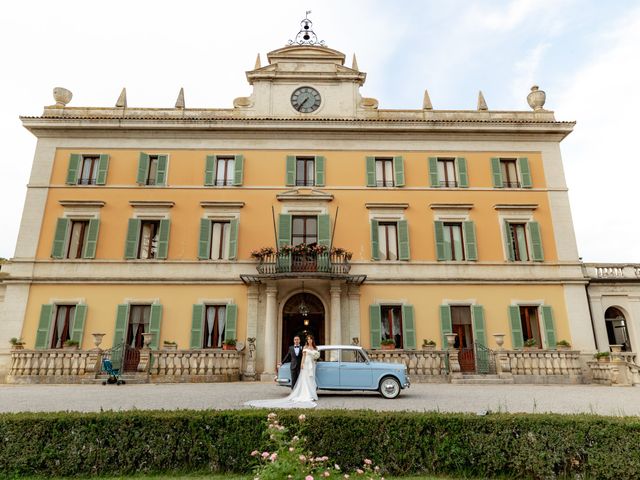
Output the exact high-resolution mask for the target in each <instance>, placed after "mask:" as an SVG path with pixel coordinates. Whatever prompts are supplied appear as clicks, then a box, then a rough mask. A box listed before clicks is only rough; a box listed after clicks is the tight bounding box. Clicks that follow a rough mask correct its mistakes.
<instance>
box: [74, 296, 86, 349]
mask: <svg viewBox="0 0 640 480" xmlns="http://www.w3.org/2000/svg"><path fill="white" fill-rule="evenodd" d="M86 319H87V306H86V305H84V304H78V305H76V313H75V315H74V316H73V329H72V330H71V340H74V341H76V342H78V344H79V345H80V348H82V336H83V334H84V323H85V320H86Z"/></svg>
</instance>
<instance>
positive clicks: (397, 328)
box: [380, 305, 403, 348]
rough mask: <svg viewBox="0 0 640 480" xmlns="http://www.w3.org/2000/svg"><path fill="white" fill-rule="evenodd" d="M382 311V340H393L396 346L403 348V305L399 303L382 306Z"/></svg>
mask: <svg viewBox="0 0 640 480" xmlns="http://www.w3.org/2000/svg"><path fill="white" fill-rule="evenodd" d="M380 312H381V319H382V328H381V333H382V340H393V341H394V342H395V345H396V348H402V346H403V339H402V307H400V306H399V305H394V306H381V307H380Z"/></svg>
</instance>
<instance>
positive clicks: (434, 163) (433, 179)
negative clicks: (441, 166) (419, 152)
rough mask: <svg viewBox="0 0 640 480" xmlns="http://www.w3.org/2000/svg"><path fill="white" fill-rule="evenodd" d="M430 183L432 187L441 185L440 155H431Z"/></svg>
mask: <svg viewBox="0 0 640 480" xmlns="http://www.w3.org/2000/svg"><path fill="white" fill-rule="evenodd" d="M429 184H430V185H431V186H432V187H439V186H440V179H439V178H438V157H429Z"/></svg>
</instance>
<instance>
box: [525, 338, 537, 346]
mask: <svg viewBox="0 0 640 480" xmlns="http://www.w3.org/2000/svg"><path fill="white" fill-rule="evenodd" d="M537 344H538V342H536V340H535V339H534V338H530V339H528V340H525V342H524V346H525V347H527V348H532V347H535V346H536V345H537Z"/></svg>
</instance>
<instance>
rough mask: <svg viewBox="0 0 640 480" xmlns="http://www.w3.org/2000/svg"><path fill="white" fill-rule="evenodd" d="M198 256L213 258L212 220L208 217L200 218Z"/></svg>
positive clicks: (201, 258)
mask: <svg viewBox="0 0 640 480" xmlns="http://www.w3.org/2000/svg"><path fill="white" fill-rule="evenodd" d="M198 258H199V259H200V260H209V258H211V220H209V219H208V218H201V219H200V242H199V243H198Z"/></svg>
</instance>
